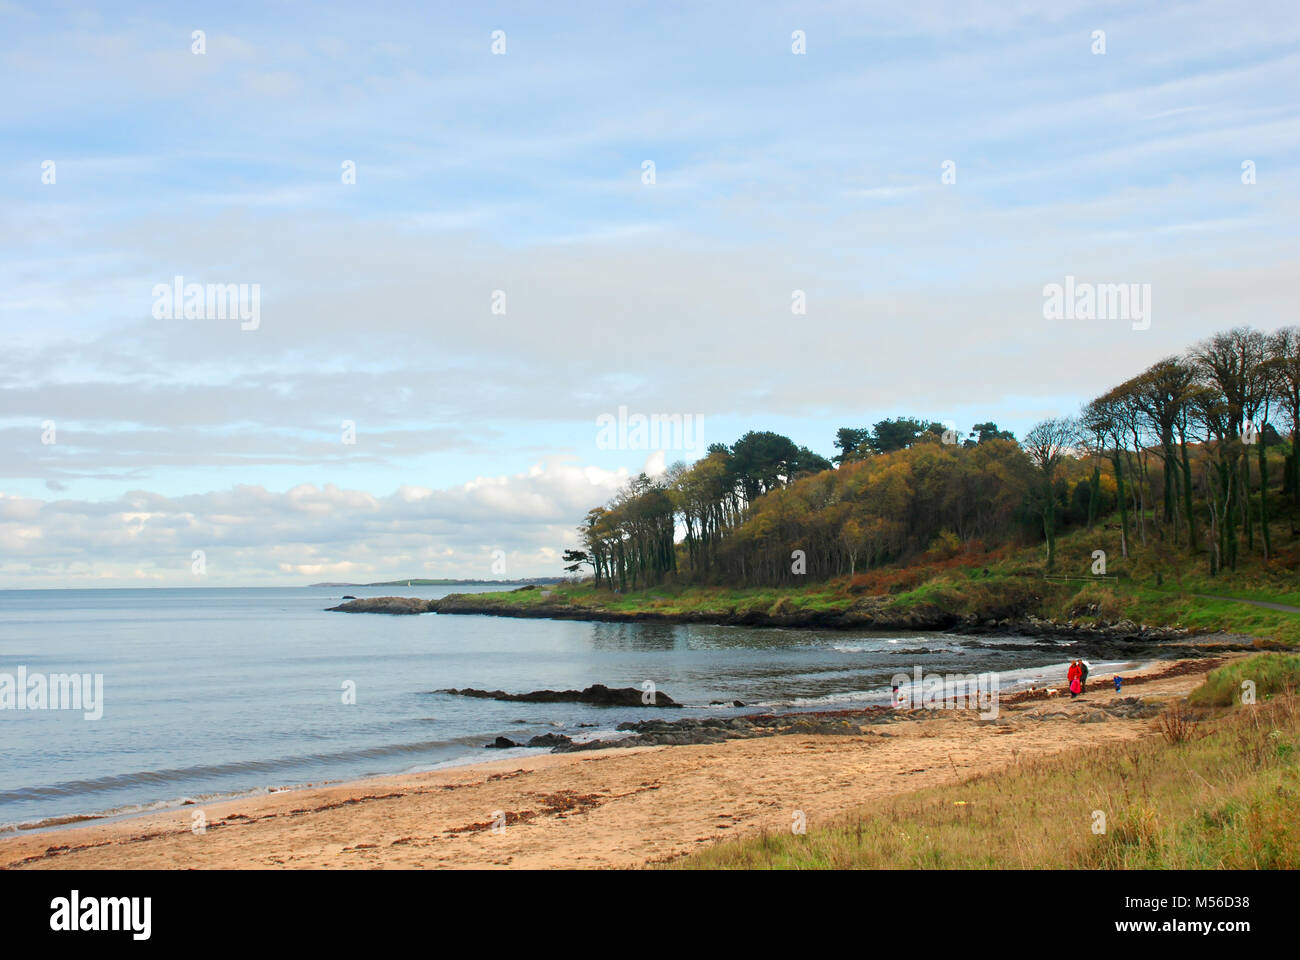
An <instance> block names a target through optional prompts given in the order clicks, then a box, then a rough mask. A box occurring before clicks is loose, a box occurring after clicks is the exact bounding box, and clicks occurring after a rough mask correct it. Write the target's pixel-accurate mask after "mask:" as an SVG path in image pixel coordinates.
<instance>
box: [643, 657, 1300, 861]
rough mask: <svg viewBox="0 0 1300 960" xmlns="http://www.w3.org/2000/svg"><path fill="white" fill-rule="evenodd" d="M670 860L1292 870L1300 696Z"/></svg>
mask: <svg viewBox="0 0 1300 960" xmlns="http://www.w3.org/2000/svg"><path fill="white" fill-rule="evenodd" d="M1265 656H1266V657H1271V658H1272V660H1273V662H1272V663H1269V664H1267V665H1256V666H1255V667H1253V668H1252V667H1248V668H1247V669H1248V670H1249V669H1254V670H1256V671H1257V672H1258V673H1259V675H1260V676H1269V677H1273V676H1288V677H1290V678H1291V679H1292V681H1294V680H1295V679H1296V678H1297V677H1298V676H1300V672H1298V671H1297V666H1296V661H1297V659H1300V658H1295V657H1287V658H1285V659H1283V658H1282V655H1276V654H1270V655H1265ZM1256 659H1258V658H1252V659H1251V660H1250V661H1246V663H1247V664H1249V663H1252V662H1254V661H1255V660H1256ZM1234 666H1235V665H1234ZM1224 669H1225V672H1226V673H1225V675H1229V674H1231V672H1232V671H1231V670H1229V669H1228V668H1224ZM1224 682H1230V681H1224ZM1170 709H1172V710H1175V711H1177V710H1181V709H1182V708H1181V707H1179V706H1177V705H1174V706H1172V707H1171V708H1170ZM1098 811H1100V813H1101V814H1102V815H1103V816H1104V818H1105V819H1104V831H1102V832H1098V831H1097V830H1096V827H1097V826H1101V825H1103V823H1102V821H1101V820H1100V819H1099V818H1098ZM668 866H669V867H671V868H680V869H831V868H838V869H845V868H867V869H918V868H921V869H1006V868H1014V869H1054V868H1063V867H1064V868H1078V869H1095V870H1116V869H1207V870H1224V869H1296V868H1298V867H1300V702H1298V701H1297V698H1296V697H1295V696H1294V695H1286V694H1283V695H1280V696H1278V697H1276V698H1274V699H1273V700H1271V701H1268V702H1264V701H1262V700H1261V701H1260V703H1259V704H1258V705H1256V706H1249V707H1238V708H1236V709H1235V710H1230V711H1228V712H1227V713H1224V714H1221V715H1219V716H1217V717H1214V718H1210V719H1207V720H1203V721H1202V722H1201V723H1200V724H1199V726H1197V727H1195V728H1194V729H1193V731H1192V733H1191V736H1190V738H1188V739H1186V740H1182V741H1179V742H1171V741H1170V740H1169V739H1167V738H1165V737H1161V736H1152V737H1148V738H1145V739H1143V740H1140V741H1137V742H1128V743H1112V744H1105V745H1102V746H1096V747H1090V748H1084V749H1080V750H1078V751H1074V752H1072V753H1070V754H1069V755H1063V756H1056V757H1049V758H1044V759H1040V760H1034V761H1028V762H1022V763H1021V764H1019V765H1017V766H1015V767H1013V768H1011V769H1009V770H1006V771H1002V772H997V773H992V774H988V775H983V776H977V777H975V778H973V779H970V780H968V781H966V782H965V783H961V784H956V785H953V786H947V787H940V788H932V789H928V790H921V791H916V792H913V793H909V794H905V795H902V796H898V797H894V798H891V799H888V800H885V801H877V802H876V803H874V804H873V805H872V806H871V807H870V808H864V809H861V810H857V811H853V812H851V813H848V814H846V815H844V816H841V817H839V818H837V819H836V820H834V821H832V822H830V823H828V824H825V825H820V826H819V825H815V824H810V825H809V827H808V832H807V833H806V834H804V835H794V834H793V833H791V832H789V831H787V830H782V831H779V832H765V833H762V834H759V835H757V836H749V837H742V838H738V839H736V840H731V841H726V842H723V843H720V844H717V845H715V846H713V847H710V848H708V849H705V850H701V851H700V852H698V853H696V854H693V855H691V856H689V857H687V858H684V859H682V860H679V861H675V862H674V863H672V864H669V865H668Z"/></svg>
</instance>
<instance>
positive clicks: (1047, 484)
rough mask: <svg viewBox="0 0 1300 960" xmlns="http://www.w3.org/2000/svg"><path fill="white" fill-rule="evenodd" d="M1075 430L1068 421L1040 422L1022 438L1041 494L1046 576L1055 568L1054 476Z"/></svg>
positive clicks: (1069, 420)
mask: <svg viewBox="0 0 1300 960" xmlns="http://www.w3.org/2000/svg"><path fill="white" fill-rule="evenodd" d="M1077 433H1078V431H1077V427H1076V424H1075V422H1074V420H1072V419H1070V418H1069V417H1060V418H1057V419H1053V420H1043V421H1042V422H1040V423H1038V424H1035V426H1034V428H1033V429H1032V430H1030V431H1029V433H1027V434H1026V435H1025V442H1024V448H1025V453H1026V454H1027V455H1028V457H1029V460H1030V462H1031V463H1033V465H1034V466H1035V467H1037V468H1038V471H1039V474H1040V482H1041V484H1042V490H1043V533H1044V534H1045V535H1046V537H1047V572H1048V573H1051V572H1052V570H1053V569H1054V568H1055V566H1056V492H1055V489H1054V488H1055V485H1056V472H1057V470H1058V468H1059V467H1060V465H1061V461H1062V460H1064V459H1065V456H1066V453H1067V452H1068V451H1069V448H1070V446H1071V445H1072V444H1073V443H1074V442H1075V439H1076V436H1077Z"/></svg>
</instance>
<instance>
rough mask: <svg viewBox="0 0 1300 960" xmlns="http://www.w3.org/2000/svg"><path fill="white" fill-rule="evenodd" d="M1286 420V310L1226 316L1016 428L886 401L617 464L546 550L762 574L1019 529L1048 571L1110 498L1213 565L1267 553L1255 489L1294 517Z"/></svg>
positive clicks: (629, 583) (987, 538)
mask: <svg viewBox="0 0 1300 960" xmlns="http://www.w3.org/2000/svg"><path fill="white" fill-rule="evenodd" d="M1298 430H1300V327H1285V328H1282V329H1280V330H1278V331H1276V332H1274V333H1272V334H1264V333H1261V332H1260V331H1258V330H1254V329H1252V328H1250V327H1238V328H1234V329H1232V330H1228V331H1224V332H1221V333H1216V334H1214V335H1213V336H1211V337H1209V338H1207V339H1205V340H1203V341H1201V342H1200V343H1197V344H1196V345H1194V346H1193V347H1191V348H1190V349H1188V350H1187V351H1185V352H1184V353H1182V354H1180V355H1177V356H1170V357H1166V358H1164V359H1162V360H1160V361H1158V362H1157V363H1155V364H1153V365H1152V366H1150V367H1149V368H1147V369H1146V370H1144V371H1142V372H1141V373H1139V374H1138V375H1136V376H1134V377H1132V378H1130V379H1129V380H1126V381H1124V382H1123V383H1121V384H1119V385H1117V386H1115V387H1113V388H1111V389H1110V390H1108V391H1106V392H1105V393H1103V394H1102V395H1100V396H1098V397H1096V398H1095V399H1093V400H1092V401H1090V402H1089V403H1087V404H1085V405H1084V407H1083V409H1082V410H1081V411H1080V412H1079V414H1078V415H1077V416H1069V417H1060V418H1052V419H1048V420H1044V421H1042V422H1040V423H1038V424H1036V425H1034V427H1033V428H1032V429H1031V430H1030V431H1029V432H1028V433H1027V434H1026V435H1025V438H1024V440H1023V441H1021V442H1017V441H1016V439H1015V437H1014V436H1013V435H1012V434H1011V433H1009V432H1007V431H1004V430H999V429H998V427H997V424H996V423H993V422H986V423H980V424H976V425H975V426H974V427H973V428H972V429H971V430H970V431H969V432H967V433H965V434H961V433H959V432H958V431H957V430H956V429H955V428H953V427H951V426H945V425H943V424H941V423H939V422H935V421H929V420H924V419H919V418H916V417H911V416H904V417H897V418H894V419H889V420H882V421H880V422H879V423H876V424H875V425H874V426H872V427H870V428H865V427H842V428H840V429H839V430H838V431H837V432H836V434H835V437H834V440H833V445H834V448H835V450H836V451H837V453H836V454H835V455H834V456H833V457H832V458H831V459H826V458H824V457H822V456H820V455H819V454H817V453H814V452H813V451H811V450H809V449H808V448H806V447H802V446H798V445H796V444H795V443H794V442H793V441H792V440H790V439H789V438H788V437H784V436H782V435H780V434H776V433H771V432H767V431H750V432H749V433H746V434H745V435H744V436H743V437H741V438H740V439H739V440H737V441H736V442H735V443H734V444H731V445H730V446H728V445H725V444H714V445H712V446H710V447H709V448H708V451H707V453H706V454H705V456H704V457H703V458H701V459H700V460H698V461H696V462H695V463H692V464H685V463H676V464H673V465H672V466H671V467H670V468H669V469H668V470H667V471H666V472H665V473H663V474H661V475H659V476H656V477H648V476H646V475H644V474H643V475H641V476H638V477H636V478H634V479H632V480H631V481H629V482H628V483H627V484H626V485H625V486H624V487H623V489H622V490H620V491H619V493H618V495H617V496H616V497H615V498H614V499H613V500H612V501H611V502H610V503H608V504H606V505H604V506H600V507H596V508H594V509H592V510H590V511H589V512H588V513H587V516H586V518H585V520H584V522H583V524H582V526H580V527H579V534H580V537H581V545H580V548H578V549H572V550H568V551H566V552H565V559H566V561H567V562H568V564H569V565H568V567H567V569H568V570H569V571H570V572H579V571H582V570H588V571H590V573H591V575H592V576H593V577H594V579H595V582H596V585H597V586H598V587H607V588H611V589H616V590H629V589H638V588H642V587H647V586H652V585H655V584H658V583H662V582H665V581H667V580H676V581H680V582H694V583H718V584H732V585H777V584H788V583H792V582H796V581H799V580H806V579H807V578H812V579H826V578H831V577H836V576H844V575H850V576H851V575H854V574H855V573H857V572H859V571H863V570H867V569H870V568H872V567H876V566H879V565H881V564H886V563H894V562H899V561H905V560H907V559H908V558H909V557H912V556H915V555H917V554H919V553H921V552H924V551H926V550H930V549H933V548H934V547H935V546H936V545H940V546H944V547H945V548H946V549H949V550H959V549H963V548H970V547H971V546H972V545H975V544H983V545H985V546H992V545H996V544H1001V543H1006V542H1011V541H1016V540H1019V541H1027V540H1032V539H1035V538H1037V539H1040V540H1041V542H1043V543H1044V544H1045V546H1046V556H1047V567H1048V569H1049V570H1051V569H1053V568H1054V566H1055V562H1056V537H1057V534H1058V533H1059V532H1060V531H1061V530H1062V529H1064V528H1065V527H1068V526H1073V525H1086V526H1088V527H1092V526H1093V525H1094V524H1096V523H1098V522H1099V521H1100V520H1101V519H1102V518H1104V517H1108V516H1111V515H1113V514H1114V513H1116V512H1117V513H1118V515H1119V517H1118V521H1119V522H1118V526H1119V531H1120V539H1121V550H1122V552H1123V554H1124V556H1126V557H1127V556H1128V555H1129V553H1130V551H1131V550H1133V549H1135V548H1137V547H1141V546H1145V545H1146V544H1147V543H1148V541H1149V540H1150V539H1151V538H1158V539H1159V540H1160V541H1161V542H1162V543H1163V542H1168V543H1172V544H1173V545H1175V546H1178V547H1181V548H1185V549H1187V550H1189V551H1192V552H1196V553H1203V554H1204V555H1205V557H1206V560H1207V564H1208V569H1209V572H1210V573H1211V574H1216V573H1218V572H1220V571H1221V570H1224V569H1236V567H1237V564H1238V561H1239V559H1240V557H1241V555H1242V551H1243V550H1244V551H1258V552H1259V553H1260V555H1261V556H1262V557H1263V558H1264V559H1266V560H1267V559H1268V557H1269V556H1270V555H1271V552H1272V542H1271V533H1270V529H1269V522H1270V519H1271V517H1272V514H1273V511H1274V509H1275V508H1280V507H1281V506H1282V505H1285V507H1286V509H1288V510H1289V511H1290V516H1291V517H1292V518H1294V516H1295V511H1296V507H1297V506H1300V465H1298V464H1297V458H1296V447H1297V442H1296V441H1297V431H1298ZM1270 451H1273V453H1274V455H1273V456H1272V457H1270ZM1270 491H1271V492H1270ZM1292 522H1293V526H1292V531H1293V534H1294V532H1295V531H1294V519H1293V521H1292Z"/></svg>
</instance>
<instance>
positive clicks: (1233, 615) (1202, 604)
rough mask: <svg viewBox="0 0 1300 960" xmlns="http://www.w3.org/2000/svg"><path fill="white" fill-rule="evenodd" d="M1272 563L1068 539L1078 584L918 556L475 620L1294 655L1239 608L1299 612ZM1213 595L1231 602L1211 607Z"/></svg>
mask: <svg viewBox="0 0 1300 960" xmlns="http://www.w3.org/2000/svg"><path fill="white" fill-rule="evenodd" d="M1277 542H1278V543H1279V544H1284V545H1285V546H1284V547H1279V549H1278V551H1277V552H1276V553H1275V556H1274V558H1273V560H1272V561H1271V562H1270V563H1268V564H1264V563H1262V562H1260V561H1254V562H1253V563H1251V564H1248V565H1243V567H1242V568H1241V569H1239V570H1238V571H1236V572H1235V573H1224V574H1222V575H1220V576H1218V577H1214V578H1211V577H1208V576H1206V575H1205V572H1204V570H1203V564H1202V562H1201V561H1200V560H1199V559H1197V558H1194V557H1186V556H1181V555H1179V554H1178V553H1176V552H1174V551H1162V550H1161V549H1159V545H1158V544H1154V543H1153V544H1152V545H1150V546H1149V547H1148V548H1147V549H1145V550H1142V551H1141V552H1139V549H1138V547H1137V545H1134V548H1133V550H1132V553H1133V554H1134V556H1133V557H1132V558H1129V559H1125V558H1123V556H1122V550H1121V548H1120V543H1119V534H1118V531H1117V530H1110V529H1106V528H1103V527H1100V526H1099V527H1098V528H1097V529H1095V530H1093V531H1087V530H1079V531H1073V532H1071V533H1070V534H1069V535H1066V536H1063V537H1061V539H1060V540H1059V541H1058V557H1059V559H1058V564H1057V567H1056V570H1055V571H1054V573H1055V574H1056V575H1058V576H1060V577H1066V578H1071V577H1072V578H1077V579H1061V580H1048V579H1046V573H1047V571H1046V568H1045V564H1044V562H1043V556H1042V551H1041V549H1038V548H1026V549H1021V550H1016V551H1010V550H1003V551H998V552H994V553H973V554H963V553H956V554H950V555H949V554H942V553H936V554H928V555H925V556H922V557H920V558H918V559H917V560H916V562H914V563H912V564H909V565H907V566H890V567H883V568H879V569H876V570H872V571H870V572H867V573H863V574H859V575H857V576H854V577H841V578H838V579H835V580H831V581H827V582H822V583H810V584H800V583H795V584H792V585H790V586H783V587H754V588H742V587H709V586H687V585H674V584H667V585H663V586H659V587H654V588H651V589H646V590H633V591H627V592H624V593H618V592H614V591H610V590H596V589H594V588H593V587H592V586H591V585H590V584H559V585H556V586H552V587H540V586H539V587H526V588H524V589H521V590H514V591H508V592H501V593H490V594H476V595H473V597H472V601H471V600H470V598H466V602H472V604H473V606H474V607H475V608H481V609H482V610H483V611H485V612H500V613H516V614H518V613H527V612H529V611H532V612H535V613H538V614H541V613H543V611H547V610H551V611H560V612H562V613H563V614H565V615H570V616H575V617H580V616H583V615H584V614H595V615H601V614H613V615H627V616H632V615H650V616H662V617H667V618H690V617H697V618H701V619H716V620H720V621H723V622H725V621H726V620H727V619H728V618H736V617H744V616H746V615H755V616H762V617H781V616H786V617H790V616H800V615H836V614H861V615H864V616H873V617H878V618H880V619H881V620H884V621H889V620H897V621H899V622H904V623H905V622H906V621H907V619H908V618H909V617H914V618H917V619H918V621H924V619H925V617H926V616H927V614H928V615H934V614H936V613H938V612H943V613H946V614H952V615H954V616H956V617H976V618H979V619H980V620H986V619H990V618H991V619H1004V618H1007V617H1011V618H1023V617H1026V616H1035V617H1040V618H1042V619H1045V620H1056V621H1060V622H1067V621H1073V622H1074V623H1077V624H1090V623H1097V622H1099V621H1100V622H1107V623H1115V622H1117V621H1122V620H1131V621H1132V622H1133V623H1135V624H1143V625H1149V626H1166V627H1178V628H1185V629H1189V630H1192V631H1195V632H1215V631H1223V632H1227V633H1239V634H1243V635H1246V636H1249V637H1253V638H1256V639H1258V640H1259V641H1262V642H1270V643H1283V644H1296V643H1300V613H1291V612H1287V611H1282V610H1271V609H1266V608H1263V607H1257V606H1252V605H1251V604H1250V603H1247V602H1242V601H1249V600H1257V601H1265V602H1273V603H1283V604H1290V605H1293V606H1297V607H1300V592H1298V591H1297V590H1296V589H1295V580H1296V568H1297V566H1298V565H1300V555H1297V551H1300V544H1295V543H1291V542H1289V541H1287V539H1286V536H1285V534H1284V531H1282V530H1281V529H1280V528H1279V529H1278V533H1277ZM1095 550H1104V551H1105V552H1106V555H1107V570H1106V573H1107V576H1109V577H1112V578H1114V579H1109V580H1099V579H1096V578H1094V577H1092V574H1091V569H1092V564H1093V552H1094V551H1095ZM1204 594H1216V595H1218V596H1221V597H1232V598H1239V599H1236V600H1234V599H1213V598H1209V597H1205V596H1202V595H1204Z"/></svg>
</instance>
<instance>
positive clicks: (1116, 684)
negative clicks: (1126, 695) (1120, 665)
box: [1115, 673, 1124, 693]
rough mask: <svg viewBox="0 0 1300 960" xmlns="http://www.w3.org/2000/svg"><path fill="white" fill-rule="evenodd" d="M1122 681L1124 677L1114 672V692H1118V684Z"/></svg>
mask: <svg viewBox="0 0 1300 960" xmlns="http://www.w3.org/2000/svg"><path fill="white" fill-rule="evenodd" d="M1123 683H1124V678H1123V677H1121V676H1120V675H1119V674H1118V673H1117V674H1115V692H1116V693H1119V688H1120V686H1121V685H1122V684H1123Z"/></svg>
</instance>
